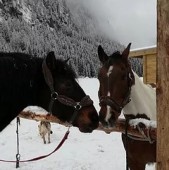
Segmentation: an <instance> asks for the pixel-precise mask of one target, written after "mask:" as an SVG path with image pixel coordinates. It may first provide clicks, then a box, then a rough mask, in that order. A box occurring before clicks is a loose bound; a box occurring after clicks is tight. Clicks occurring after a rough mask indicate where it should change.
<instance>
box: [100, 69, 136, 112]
mask: <svg viewBox="0 0 169 170" xmlns="http://www.w3.org/2000/svg"><path fill="white" fill-rule="evenodd" d="M127 78H128V91H127V93H126V96H125V98H124V99H123V101H122V102H121V103H120V104H119V103H117V102H116V100H115V99H113V98H112V97H110V96H101V97H100V105H108V106H110V107H111V108H112V109H113V110H114V111H115V112H117V113H121V110H122V109H123V108H124V106H125V105H127V104H128V103H129V102H130V101H131V99H130V93H131V86H132V85H133V84H134V76H133V73H132V71H131V69H129V71H128V77H127Z"/></svg>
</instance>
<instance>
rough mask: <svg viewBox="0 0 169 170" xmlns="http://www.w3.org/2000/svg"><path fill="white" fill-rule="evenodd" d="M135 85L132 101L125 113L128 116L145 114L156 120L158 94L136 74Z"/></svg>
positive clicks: (132, 91) (132, 89)
mask: <svg viewBox="0 0 169 170" xmlns="http://www.w3.org/2000/svg"><path fill="white" fill-rule="evenodd" d="M134 76H135V85H133V86H132V88H131V96H130V97H131V101H130V103H128V104H127V105H126V106H125V107H124V109H123V111H124V114H126V115H135V116H136V115H137V114H145V115H146V116H147V117H148V118H150V119H151V120H156V93H155V90H154V89H153V88H151V87H150V86H148V85H145V84H144V83H143V82H142V80H140V78H139V77H138V76H137V75H136V74H135V73H134Z"/></svg>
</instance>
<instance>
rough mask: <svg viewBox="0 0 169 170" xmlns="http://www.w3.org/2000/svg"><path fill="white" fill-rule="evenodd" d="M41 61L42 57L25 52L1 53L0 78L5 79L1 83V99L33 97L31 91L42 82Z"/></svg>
mask: <svg viewBox="0 0 169 170" xmlns="http://www.w3.org/2000/svg"><path fill="white" fill-rule="evenodd" d="M41 63H42V59H40V58H36V57H32V56H31V55H28V54H25V53H0V65H1V67H0V80H4V81H3V82H2V81H1V83H0V91H1V93H3V94H1V96H2V97H0V99H1V100H0V101H1V102H3V101H4V102H5V101H8V98H11V102H12V100H13V99H15V100H16V99H18V100H19V99H20V100H22V99H23V98H24V96H25V95H26V96H27V100H29V99H31V98H32V96H30V94H31V91H36V90H37V87H38V86H39V85H40V84H41V83H42V73H41V74H39V73H40V71H41V69H40V67H41ZM34 97H35V96H34ZM13 102H15V101H13Z"/></svg>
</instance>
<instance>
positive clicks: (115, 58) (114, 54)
mask: <svg viewBox="0 0 169 170" xmlns="http://www.w3.org/2000/svg"><path fill="white" fill-rule="evenodd" d="M109 58H110V59H113V60H118V59H122V55H121V53H120V51H115V52H114V53H113V54H112V55H110V56H109Z"/></svg>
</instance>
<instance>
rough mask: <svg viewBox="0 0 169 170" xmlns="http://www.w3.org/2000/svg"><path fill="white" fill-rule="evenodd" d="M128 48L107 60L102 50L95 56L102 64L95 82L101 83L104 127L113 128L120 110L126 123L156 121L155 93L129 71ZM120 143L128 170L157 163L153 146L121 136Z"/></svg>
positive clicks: (137, 169)
mask: <svg viewBox="0 0 169 170" xmlns="http://www.w3.org/2000/svg"><path fill="white" fill-rule="evenodd" d="M130 45H131V44H129V45H128V47H127V48H126V49H125V50H124V51H123V52H122V53H120V52H118V51H117V52H115V53H113V54H112V55H110V56H108V55H107V54H106V53H105V52H104V50H103V48H102V47H101V46H99V47H98V56H99V59H100V61H101V63H102V67H101V68H100V70H99V74H98V79H99V82H100V88H99V93H98V95H99V99H100V107H101V108H100V112H99V117H100V121H101V122H102V124H103V125H104V126H107V127H109V126H114V124H115V123H116V121H117V119H118V117H119V116H120V114H121V111H122V110H123V113H124V116H125V118H126V119H127V120H129V119H131V118H132V119H133V118H146V119H151V120H156V98H155V91H154V89H152V88H151V87H149V86H147V85H145V84H143V82H142V81H141V80H140V79H139V77H138V76H137V75H136V74H135V73H134V72H133V71H132V69H131V66H130V63H129V60H128V56H129V51H130ZM130 100H131V101H130ZM122 141H123V144H124V147H125V149H126V153H127V160H128V166H129V167H130V169H131V170H144V169H145V167H146V164H148V163H152V162H155V161H156V142H155V141H154V142H153V143H150V142H148V141H141V140H134V139H133V138H132V136H128V137H127V138H126V135H125V134H123V133H122Z"/></svg>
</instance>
